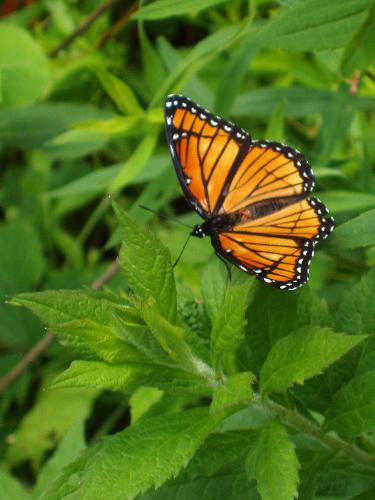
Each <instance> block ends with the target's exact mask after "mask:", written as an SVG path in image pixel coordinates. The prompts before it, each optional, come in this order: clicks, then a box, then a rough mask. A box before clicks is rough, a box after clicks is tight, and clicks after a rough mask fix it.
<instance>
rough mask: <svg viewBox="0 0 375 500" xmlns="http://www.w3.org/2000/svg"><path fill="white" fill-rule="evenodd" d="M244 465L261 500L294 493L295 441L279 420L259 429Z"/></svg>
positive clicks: (282, 499)
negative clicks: (255, 482)
mask: <svg viewBox="0 0 375 500" xmlns="http://www.w3.org/2000/svg"><path fill="white" fill-rule="evenodd" d="M246 469H247V474H248V476H249V477H250V478H252V477H254V478H255V479H256V481H257V485H258V491H259V493H260V494H261V497H262V500H275V498H277V499H278V500H291V499H292V498H296V497H297V485H298V483H299V478H298V472H299V469H300V465H299V462H298V458H297V455H296V452H295V450H294V444H293V443H292V441H291V440H290V439H289V435H288V433H287V432H286V430H285V429H284V427H283V426H282V425H281V424H279V423H278V422H273V423H272V424H270V425H269V426H268V427H265V428H264V429H263V430H262V431H261V432H260V435H259V437H258V439H257V440H256V442H255V444H254V446H253V447H252V448H251V450H250V452H249V455H248V457H247V460H246Z"/></svg>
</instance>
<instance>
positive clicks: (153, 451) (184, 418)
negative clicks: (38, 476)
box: [43, 409, 220, 500]
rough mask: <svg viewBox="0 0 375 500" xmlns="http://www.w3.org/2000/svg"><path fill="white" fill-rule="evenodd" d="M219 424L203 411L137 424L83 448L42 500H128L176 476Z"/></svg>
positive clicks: (159, 417) (183, 413)
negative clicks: (71, 498)
mask: <svg viewBox="0 0 375 500" xmlns="http://www.w3.org/2000/svg"><path fill="white" fill-rule="evenodd" d="M219 422H220V418H219V417H213V416H210V415H209V413H208V410H207V409H194V410H187V411H183V412H178V413H174V414H169V415H161V416H157V417H149V418H146V417H145V418H143V419H141V420H140V421H139V422H138V423H137V424H136V425H134V426H131V427H128V428H127V429H125V430H124V431H122V432H120V433H118V434H116V435H114V436H111V437H109V438H106V439H105V440H104V441H102V442H101V443H100V446H96V447H94V448H91V449H89V450H88V451H87V452H86V453H85V454H84V455H83V456H82V457H81V458H80V459H79V460H78V461H77V462H76V463H73V464H72V465H71V466H69V467H68V468H66V469H65V471H64V474H63V475H62V476H60V478H59V480H58V481H55V482H52V483H51V484H50V487H49V490H48V492H46V493H45V495H44V497H43V500H60V499H62V498H63V497H65V496H66V495H67V493H69V494H70V495H73V496H76V497H77V498H78V497H79V498H111V499H120V498H121V499H122V500H131V499H133V498H135V497H136V496H137V495H139V494H140V493H142V492H145V491H146V490H148V489H149V488H152V487H154V488H158V487H159V486H161V485H162V484H163V483H164V482H165V481H167V480H168V479H170V478H172V477H176V476H177V475H178V474H179V473H180V471H181V469H183V468H184V467H185V466H186V465H187V464H188V462H189V461H190V460H191V458H192V457H193V456H194V454H195V453H196V451H197V449H198V448H199V447H200V446H201V445H202V443H203V442H204V440H205V439H206V438H207V436H208V435H209V433H210V432H211V431H212V430H213V429H214V428H215V427H216V426H217V424H218V423H219Z"/></svg>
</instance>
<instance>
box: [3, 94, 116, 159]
mask: <svg viewBox="0 0 375 500" xmlns="http://www.w3.org/2000/svg"><path fill="white" fill-rule="evenodd" d="M108 116H110V113H108V112H107V111H103V110H99V109H98V108H95V107H93V106H88V105H87V104H75V103H72V102H65V103H57V102H51V103H42V104H34V105H33V106H27V107H23V108H17V109H2V110H0V143H2V144H3V145H4V146H6V147H13V148H17V147H19V148H22V149H26V150H27V149H29V148H37V147H41V146H42V145H43V143H44V142H45V141H48V140H50V139H52V138H53V137H55V136H56V135H58V134H61V133H62V132H64V131H65V130H67V129H68V128H69V127H71V126H72V125H73V124H74V123H76V122H79V121H81V120H89V119H94V118H96V119H99V118H108Z"/></svg>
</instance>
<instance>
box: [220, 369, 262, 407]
mask: <svg viewBox="0 0 375 500" xmlns="http://www.w3.org/2000/svg"><path fill="white" fill-rule="evenodd" d="M254 380H255V377H254V375H253V374H252V373H250V372H242V373H236V374H234V375H232V376H231V377H229V378H228V379H227V380H226V381H225V384H223V385H220V386H218V387H217V388H216V389H215V392H214V395H213V399H212V403H211V407H210V411H211V413H212V414H215V413H220V412H228V411H229V412H231V411H235V410H238V409H239V408H240V407H241V406H243V405H248V404H249V403H250V401H251V398H252V393H253V391H252V387H251V385H252V383H253V382H254Z"/></svg>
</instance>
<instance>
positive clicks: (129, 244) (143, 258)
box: [114, 205, 177, 321]
mask: <svg viewBox="0 0 375 500" xmlns="http://www.w3.org/2000/svg"><path fill="white" fill-rule="evenodd" d="M114 210H115V212H116V215H117V219H118V221H119V223H120V226H121V231H122V234H123V242H122V246H121V252H120V263H121V269H122V270H123V272H124V274H125V276H126V279H127V280H128V283H129V285H130V286H131V288H133V290H134V291H135V293H136V294H137V295H138V297H139V298H140V299H142V300H148V299H150V298H151V299H153V300H155V303H156V305H157V308H158V310H159V312H160V313H161V314H162V315H163V316H165V317H166V318H167V319H169V320H171V321H174V320H175V318H176V315H177V306H176V286H175V281H174V276H173V272H172V264H171V257H170V254H169V251H168V250H167V249H166V248H165V247H164V246H163V245H162V244H161V242H160V241H159V240H158V239H157V238H156V236H155V234H154V233H152V232H151V231H148V230H145V229H141V228H140V227H139V225H137V224H135V222H133V221H132V220H131V219H130V218H129V217H128V215H127V214H126V213H125V212H124V211H123V210H121V209H120V208H119V207H118V205H114Z"/></svg>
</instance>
